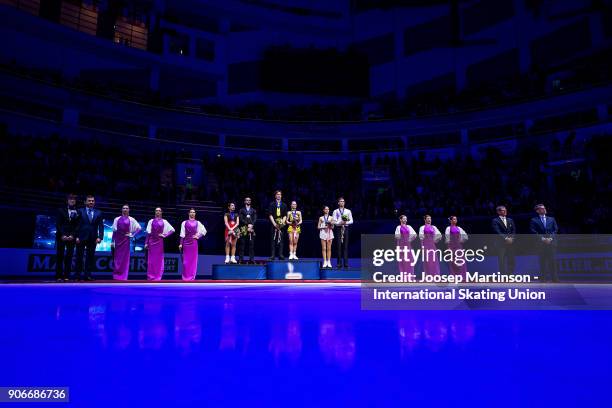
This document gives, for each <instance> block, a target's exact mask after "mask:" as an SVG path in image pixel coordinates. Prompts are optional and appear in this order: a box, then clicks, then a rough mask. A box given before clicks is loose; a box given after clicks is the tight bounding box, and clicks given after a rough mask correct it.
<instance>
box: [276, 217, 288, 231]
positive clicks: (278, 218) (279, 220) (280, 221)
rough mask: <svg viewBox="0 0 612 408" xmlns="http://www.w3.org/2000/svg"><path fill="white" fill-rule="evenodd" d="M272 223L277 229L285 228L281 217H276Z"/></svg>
mask: <svg viewBox="0 0 612 408" xmlns="http://www.w3.org/2000/svg"><path fill="white" fill-rule="evenodd" d="M274 222H275V223H276V225H277V226H278V229H283V228H285V222H284V221H283V219H282V217H277V218H276V219H275V220H274Z"/></svg>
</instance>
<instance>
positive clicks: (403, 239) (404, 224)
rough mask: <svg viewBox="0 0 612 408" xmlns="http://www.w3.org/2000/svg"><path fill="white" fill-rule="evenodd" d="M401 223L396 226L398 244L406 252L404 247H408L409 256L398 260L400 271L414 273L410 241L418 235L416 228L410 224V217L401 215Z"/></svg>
mask: <svg viewBox="0 0 612 408" xmlns="http://www.w3.org/2000/svg"><path fill="white" fill-rule="evenodd" d="M399 220H400V225H398V226H397V227H396V228H395V240H396V241H397V246H398V247H399V248H400V250H401V251H402V252H401V253H402V254H403V253H404V248H407V253H408V257H407V258H405V259H402V260H401V261H399V262H398V268H399V271H400V272H407V273H414V265H413V264H414V262H413V257H412V251H411V250H410V249H411V245H410V243H411V242H412V241H414V240H415V239H416V237H417V233H416V232H415V231H414V229H413V228H412V227H411V226H410V225H408V217H406V216H405V215H400V217H399Z"/></svg>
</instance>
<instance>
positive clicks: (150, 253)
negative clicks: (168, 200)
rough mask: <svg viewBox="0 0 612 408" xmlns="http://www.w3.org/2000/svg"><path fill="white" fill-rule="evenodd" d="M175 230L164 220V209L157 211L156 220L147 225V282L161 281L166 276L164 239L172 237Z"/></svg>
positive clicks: (157, 209)
mask: <svg viewBox="0 0 612 408" xmlns="http://www.w3.org/2000/svg"><path fill="white" fill-rule="evenodd" d="M173 233H174V228H173V227H172V225H170V223H169V222H168V221H166V220H165V219H163V218H162V209H161V208H159V207H157V208H156V209H155V218H153V219H152V220H149V223H148V224H147V239H146V240H145V249H146V250H147V280H155V281H158V280H161V279H162V275H163V274H164V238H166V237H168V236H170V235H172V234H173Z"/></svg>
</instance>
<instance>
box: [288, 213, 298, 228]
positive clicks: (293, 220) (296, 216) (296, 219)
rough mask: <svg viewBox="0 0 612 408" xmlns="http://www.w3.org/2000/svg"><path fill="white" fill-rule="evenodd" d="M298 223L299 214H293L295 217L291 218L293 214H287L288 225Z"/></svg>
mask: <svg viewBox="0 0 612 408" xmlns="http://www.w3.org/2000/svg"><path fill="white" fill-rule="evenodd" d="M299 222H300V215H299V214H297V213H296V214H295V217H294V216H293V214H289V224H291V225H294V226H295V225H297V224H298V223H299Z"/></svg>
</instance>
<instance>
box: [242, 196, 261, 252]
mask: <svg viewBox="0 0 612 408" xmlns="http://www.w3.org/2000/svg"><path fill="white" fill-rule="evenodd" d="M238 218H239V219H240V225H241V227H240V229H241V230H242V231H244V233H241V234H240V239H239V240H238V246H239V248H240V249H239V252H238V254H239V255H240V263H243V261H244V247H245V246H247V245H248V246H249V263H255V222H256V221H257V211H256V210H255V209H254V208H253V207H251V197H246V198H245V199H244V207H242V208H241V209H240V211H239V212H238Z"/></svg>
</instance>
